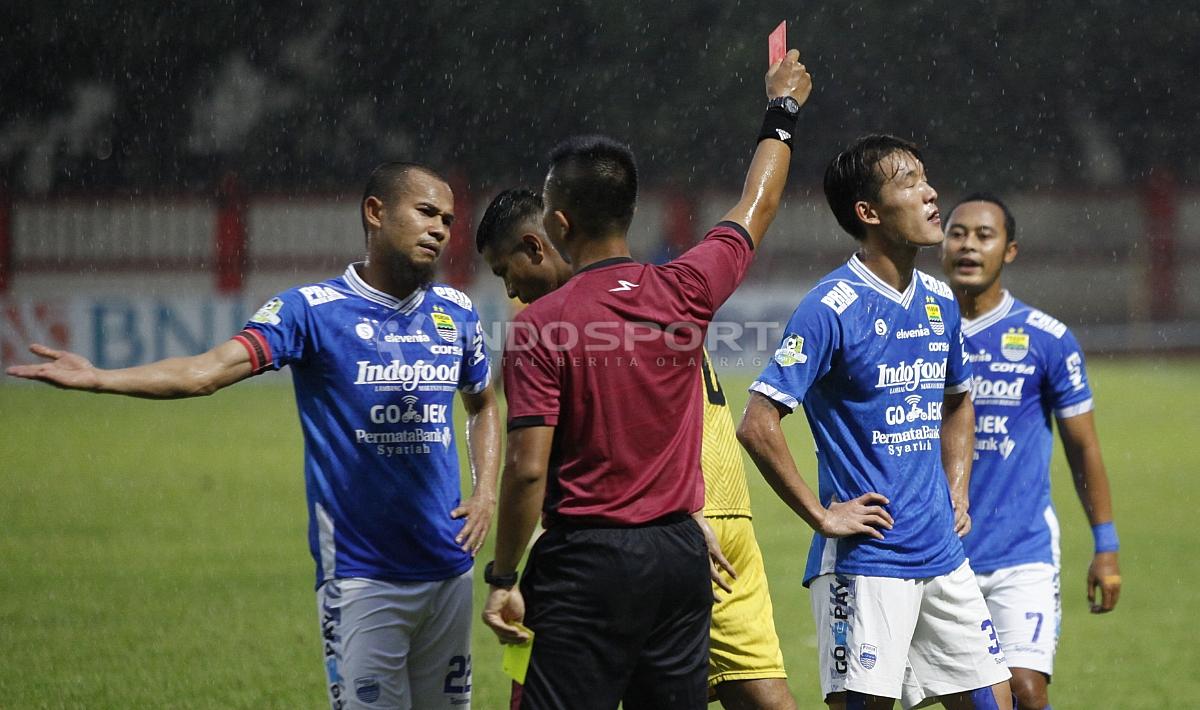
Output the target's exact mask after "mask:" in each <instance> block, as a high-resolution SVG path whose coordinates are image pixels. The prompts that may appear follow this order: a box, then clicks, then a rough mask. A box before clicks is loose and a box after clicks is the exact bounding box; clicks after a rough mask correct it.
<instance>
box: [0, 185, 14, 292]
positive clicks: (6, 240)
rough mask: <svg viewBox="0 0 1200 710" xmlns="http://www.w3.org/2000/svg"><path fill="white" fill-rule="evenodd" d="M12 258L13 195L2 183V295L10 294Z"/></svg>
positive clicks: (0, 235) (0, 251)
mask: <svg viewBox="0 0 1200 710" xmlns="http://www.w3.org/2000/svg"><path fill="white" fill-rule="evenodd" d="M12 256H13V238H12V194H11V193H9V191H8V185H7V184H5V183H4V182H0V294H2V293H8V288H9V283H10V273H9V272H10V271H11V270H12Z"/></svg>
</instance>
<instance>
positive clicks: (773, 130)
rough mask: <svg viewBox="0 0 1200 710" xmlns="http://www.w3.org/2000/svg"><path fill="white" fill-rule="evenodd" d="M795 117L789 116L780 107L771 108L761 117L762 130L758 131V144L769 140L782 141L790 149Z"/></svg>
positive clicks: (794, 128) (794, 129) (794, 130)
mask: <svg viewBox="0 0 1200 710" xmlns="http://www.w3.org/2000/svg"><path fill="white" fill-rule="evenodd" d="M797 115H798V114H796V115H793V114H790V113H788V112H787V111H785V110H784V108H783V107H782V106H772V107H771V108H769V109H767V112H766V114H764V115H763V122H762V128H761V129H760V130H759V131H758V141H757V142H758V143H761V142H763V141H764V140H766V139H768V138H771V139H774V140H777V141H783V142H784V143H786V144H787V147H788V148H791V147H792V135H793V134H794V133H795V132H796V116H797Z"/></svg>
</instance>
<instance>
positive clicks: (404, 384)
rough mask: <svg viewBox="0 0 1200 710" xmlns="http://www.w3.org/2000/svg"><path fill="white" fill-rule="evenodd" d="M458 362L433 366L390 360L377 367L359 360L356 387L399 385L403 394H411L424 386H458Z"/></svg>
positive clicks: (369, 362)
mask: <svg viewBox="0 0 1200 710" xmlns="http://www.w3.org/2000/svg"><path fill="white" fill-rule="evenodd" d="M460 362H461V361H460V360H455V361H454V364H452V365H434V364H433V363H428V362H425V361H424V360H417V361H416V362H414V363H412V364H408V363H402V362H400V361H399V360H392V361H391V362H390V363H388V364H387V365H378V364H375V363H372V362H371V361H369V360H359V361H358V362H357V363H356V364H357V365H358V377H357V378H356V379H355V380H354V384H356V385H399V386H400V389H401V390H403V391H405V392H412V391H413V390H415V389H417V388H418V387H423V386H425V385H449V386H451V387H456V386H458V374H459V364H460Z"/></svg>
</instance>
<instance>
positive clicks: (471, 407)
mask: <svg viewBox="0 0 1200 710" xmlns="http://www.w3.org/2000/svg"><path fill="white" fill-rule="evenodd" d="M462 401H463V407H464V408H465V409H466V410H467V459H468V460H469V462H470V465H471V482H472V484H473V485H474V490H473V491H472V493H471V497H470V498H468V499H466V500H464V501H463V502H462V505H460V506H458V507H457V508H455V509H454V510H452V511H451V512H450V517H452V518H462V517H466V519H467V522H466V524H464V525H463V529H462V532H460V533H459V534H458V537H456V538H455V539H454V541H455V542H457V543H458V544H460V545H462V549H463V550H465V551H467V552H470V553H471V556H472V557H474V556H475V553H477V552H479V548H480V547H482V546H483V540H484V538H486V537H487V533H488V528H490V527H491V523H492V512H493V510H494V508H495V505H496V474H497V472H498V470H499V468H500V407H499V405H498V404H497V403H496V393H495V392H494V391H493V390H492V388H491V386H488V387H486V388H485V389H484V390H483V391H482V392H480V393H478V394H470V393H468V392H463V393H462Z"/></svg>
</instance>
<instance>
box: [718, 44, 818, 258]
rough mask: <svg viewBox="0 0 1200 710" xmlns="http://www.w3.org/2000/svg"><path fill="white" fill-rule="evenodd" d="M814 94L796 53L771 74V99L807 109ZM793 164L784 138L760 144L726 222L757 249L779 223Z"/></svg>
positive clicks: (772, 68) (773, 66) (777, 63)
mask: <svg viewBox="0 0 1200 710" xmlns="http://www.w3.org/2000/svg"><path fill="white" fill-rule="evenodd" d="M811 91H812V77H810V76H809V75H808V70H807V69H805V68H804V65H803V64H801V63H800V52H798V51H796V50H794V49H793V50H792V51H790V52H788V53H787V55H786V56H784V58H783V59H781V60H780V61H778V62H776V63H775V64H773V65H771V68H770V69H768V70H767V98H768V99H776V98H781V97H785V96H790V97H791V98H793V99H795V100H796V102H797V103H798V104H800V105H801V106H803V105H804V102H805V101H807V100H808V95H809V93H810V92H811ZM773 110H775V109H773ZM778 110H782V109H778ZM787 133H788V138H787V140H789V141H790V140H791V135H790V132H787ZM791 161H792V149H791V147H789V144H788V143H785V142H784V139H783V138H782V137H781V136H777V137H775V138H765V139H763V140H760V141H759V142H758V147H757V148H756V149H755V150H754V158H753V160H751V161H750V169H749V170H748V171H747V172H746V184H745V186H743V187H742V197H741V199H740V200H738V203H737V204H736V205H734V206H733V209H731V210H729V212H727V213H726V214H725V217H724V218H723V221H729V222H737V223H738V224H740V225H742V227H744V228H745V229H746V232H747V233H748V234H749V235H750V239H751V241H753V242H754V246H755V248H758V245H759V244H760V243H761V242H762V240H763V237H764V236H766V234H767V228H768V227H770V226H771V222H773V221H775V214H776V213H777V212H778V211H779V203H780V201H781V200H782V199H783V188H784V186H785V185H786V184H787V176H788V167H789V165H790V163H791Z"/></svg>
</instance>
